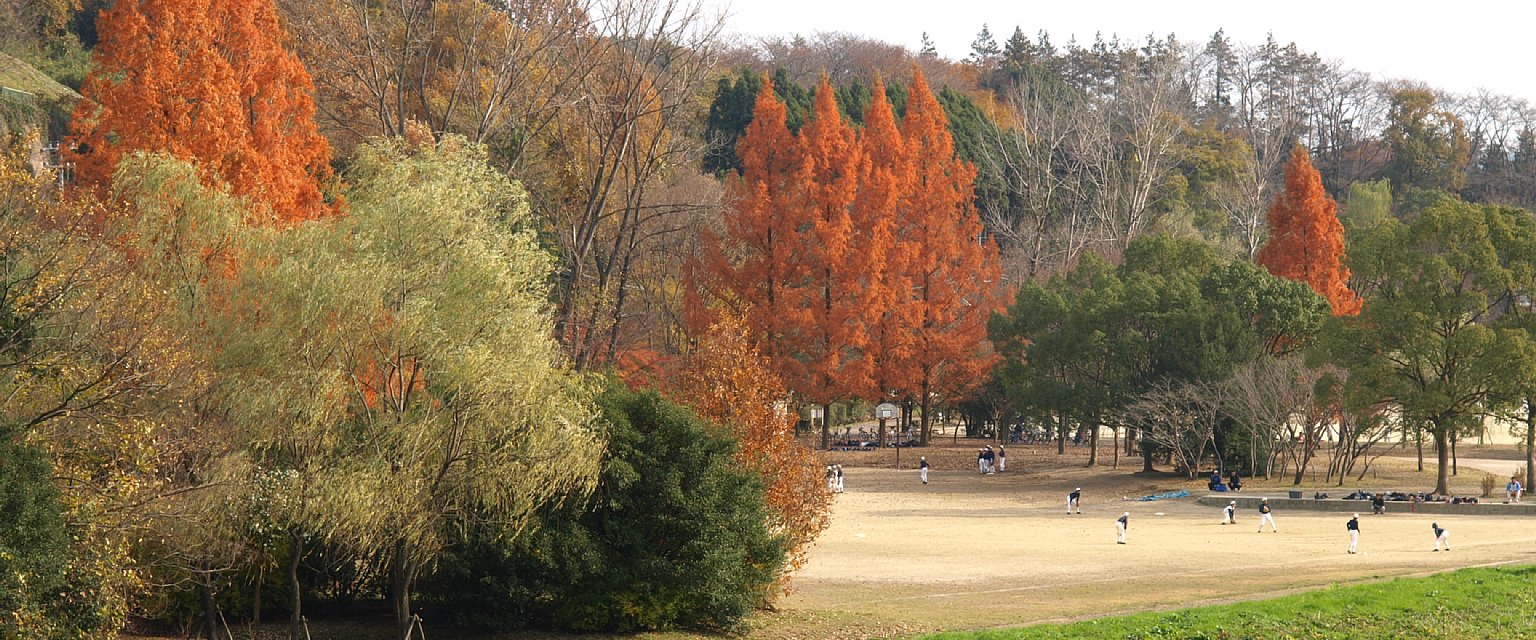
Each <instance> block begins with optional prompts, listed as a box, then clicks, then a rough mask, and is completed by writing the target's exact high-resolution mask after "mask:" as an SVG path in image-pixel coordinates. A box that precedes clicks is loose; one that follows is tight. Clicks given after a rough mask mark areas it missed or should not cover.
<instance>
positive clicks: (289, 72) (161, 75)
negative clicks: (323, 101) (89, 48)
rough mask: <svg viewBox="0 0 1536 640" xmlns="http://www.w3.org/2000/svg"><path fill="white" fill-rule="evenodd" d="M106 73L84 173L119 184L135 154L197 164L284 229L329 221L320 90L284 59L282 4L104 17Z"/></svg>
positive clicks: (133, 9) (191, 2)
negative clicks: (315, 96)
mask: <svg viewBox="0 0 1536 640" xmlns="http://www.w3.org/2000/svg"><path fill="white" fill-rule="evenodd" d="M98 30H99V32H100V33H101V37H102V40H101V44H100V45H99V46H98V47H97V49H96V52H97V53H96V65H95V67H94V69H93V70H92V71H91V74H90V75H89V76H87V77H86V80H85V84H84V86H83V87H82V88H81V92H82V93H83V94H84V95H85V98H86V99H85V100H82V101H81V102H80V106H79V107H78V108H77V109H76V111H75V117H74V121H73V123H72V124H71V128H72V129H73V131H74V135H73V136H72V138H73V141H74V142H75V143H77V144H79V145H81V146H80V148H79V150H78V152H77V153H76V154H75V158H74V160H75V163H76V166H77V172H76V175H77V176H78V177H79V179H80V180H81V181H82V182H84V183H87V184H106V183H109V182H111V180H112V173H113V172H114V171H115V170H116V168H117V164H118V162H119V161H120V160H121V159H122V158H123V157H124V156H125V155H127V154H129V153H132V152H134V151H158V152H165V153H169V154H171V155H173V156H176V157H178V158H184V159H188V160H192V161H194V162H196V163H197V164H198V165H199V167H200V168H201V169H202V171H203V175H204V179H205V180H223V181H225V182H228V183H229V185H230V187H231V189H232V190H233V191H234V192H235V193H236V194H239V195H243V196H246V197H248V198H251V199H252V200H253V201H255V202H259V203H263V204H266V205H268V206H270V207H271V209H272V211H273V213H274V214H275V216H276V217H277V218H278V219H279V220H281V221H284V222H294V221H299V220H305V219H311V218H315V217H319V216H322V215H326V214H327V213H328V212H329V211H330V207H328V206H327V205H326V203H325V201H324V199H323V197H322V195H321V193H320V183H321V182H322V181H325V180H327V179H329V177H330V175H331V170H330V164H329V163H330V148H329V146H328V145H327V143H326V141H325V139H324V138H322V137H321V136H320V134H319V133H318V131H317V130H316V128H315V122H314V113H315V106H314V102H313V100H312V98H311V96H310V94H311V93H312V91H313V87H312V86H311V84H310V79H309V75H308V73H307V72H305V70H304V68H303V66H302V65H301V64H299V61H298V58H296V57H295V56H294V55H293V54H291V53H289V52H287V51H286V50H284V49H283V46H282V39H283V38H284V35H283V30H282V27H281V25H280V24H279V22H278V19H277V14H276V12H275V11H274V10H273V8H272V4H271V1H270V0H222V1H218V2H215V1H212V0H138V1H134V2H117V3H113V4H112V6H111V8H109V9H107V10H106V11H103V12H102V14H101V18H100V22H99V24H98Z"/></svg>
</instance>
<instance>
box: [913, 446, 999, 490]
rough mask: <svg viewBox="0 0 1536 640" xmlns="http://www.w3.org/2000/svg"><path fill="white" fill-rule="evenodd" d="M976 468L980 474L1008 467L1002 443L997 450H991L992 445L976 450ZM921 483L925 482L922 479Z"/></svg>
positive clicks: (996, 471)
mask: <svg viewBox="0 0 1536 640" xmlns="http://www.w3.org/2000/svg"><path fill="white" fill-rule="evenodd" d="M976 469H977V470H978V471H980V472H981V474H982V475H986V474H989V473H998V472H1000V471H1005V470H1007V469H1008V450H1007V449H1004V448H1003V445H997V451H993V450H992V445H990V444H989V445H987V446H985V447H982V448H980V449H977V450H976ZM923 484H927V481H924V482H923Z"/></svg>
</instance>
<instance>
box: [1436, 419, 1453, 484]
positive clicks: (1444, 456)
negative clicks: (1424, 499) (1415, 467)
mask: <svg viewBox="0 0 1536 640" xmlns="http://www.w3.org/2000/svg"><path fill="white" fill-rule="evenodd" d="M1449 429H1450V427H1448V426H1444V425H1439V424H1436V425H1435V458H1436V460H1438V461H1439V462H1440V468H1439V469H1436V470H1435V494H1436V495H1442V496H1443V495H1446V494H1447V493H1450V488H1451V487H1450V482H1449V480H1450V476H1448V475H1446V471H1448V470H1449V469H1448V468H1449V466H1450V457H1451V449H1450V447H1447V446H1445V445H1446V440H1447V436H1448V435H1449V434H1448V433H1447V432H1448V431H1449Z"/></svg>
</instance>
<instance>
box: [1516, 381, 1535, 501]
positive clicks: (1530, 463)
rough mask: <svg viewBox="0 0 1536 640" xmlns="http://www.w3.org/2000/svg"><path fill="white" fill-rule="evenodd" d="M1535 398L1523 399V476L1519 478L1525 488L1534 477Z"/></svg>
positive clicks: (1528, 486)
mask: <svg viewBox="0 0 1536 640" xmlns="http://www.w3.org/2000/svg"><path fill="white" fill-rule="evenodd" d="M1533 470H1536V398H1526V399H1525V477H1524V478H1521V479H1520V483H1521V485H1523V486H1524V487H1526V488H1527V489H1529V488H1530V486H1531V478H1532V477H1536V473H1532V471H1533Z"/></svg>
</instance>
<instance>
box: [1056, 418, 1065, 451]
mask: <svg viewBox="0 0 1536 640" xmlns="http://www.w3.org/2000/svg"><path fill="white" fill-rule="evenodd" d="M1066 452H1067V414H1066V413H1065V412H1057V413H1056V455H1063V454H1065V453H1066Z"/></svg>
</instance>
